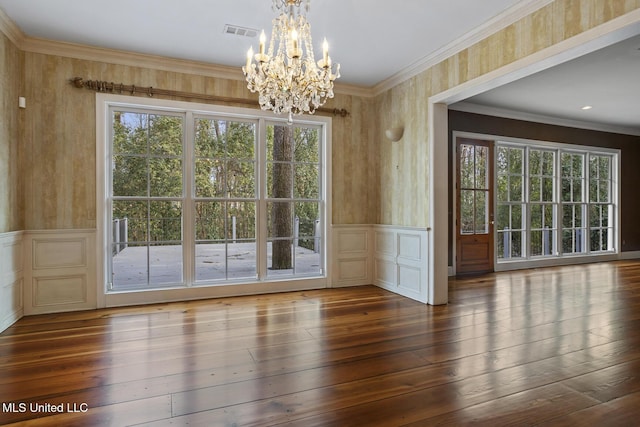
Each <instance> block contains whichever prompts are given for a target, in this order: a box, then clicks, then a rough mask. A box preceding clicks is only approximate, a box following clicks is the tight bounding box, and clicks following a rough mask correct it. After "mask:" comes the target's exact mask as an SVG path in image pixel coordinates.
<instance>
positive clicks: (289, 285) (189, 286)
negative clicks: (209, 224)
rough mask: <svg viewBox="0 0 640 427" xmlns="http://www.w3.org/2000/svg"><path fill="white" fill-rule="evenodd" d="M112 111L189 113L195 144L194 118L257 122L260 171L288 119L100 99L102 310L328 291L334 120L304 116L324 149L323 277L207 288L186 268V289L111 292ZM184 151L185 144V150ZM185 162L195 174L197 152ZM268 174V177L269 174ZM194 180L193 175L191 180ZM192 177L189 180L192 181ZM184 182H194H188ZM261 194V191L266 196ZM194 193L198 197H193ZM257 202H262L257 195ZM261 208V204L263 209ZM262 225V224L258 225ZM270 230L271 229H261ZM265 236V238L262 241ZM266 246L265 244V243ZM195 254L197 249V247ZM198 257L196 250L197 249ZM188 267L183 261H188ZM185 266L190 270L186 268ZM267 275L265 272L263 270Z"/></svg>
mask: <svg viewBox="0 0 640 427" xmlns="http://www.w3.org/2000/svg"><path fill="white" fill-rule="evenodd" d="M112 108H126V109H136V108H137V109H141V110H153V111H159V112H160V111H162V112H166V113H167V114H177V113H181V112H185V111H186V112H187V113H186V119H185V122H184V123H185V139H187V140H191V141H193V137H194V135H193V134H194V132H195V130H194V127H193V125H194V123H193V119H194V117H200V116H201V115H204V116H206V117H212V116H216V117H220V116H222V117H224V118H226V119H230V120H231V119H238V120H241V121H252V120H253V121H255V122H256V134H257V137H256V146H257V148H258V149H257V151H258V152H259V153H256V154H257V157H258V159H257V163H258V164H259V166H258V167H259V168H263V166H262V165H264V164H265V163H264V161H265V159H266V153H265V150H266V148H264V147H265V146H266V133H265V132H266V126H267V123H271V124H277V125H286V124H287V117H279V116H274V115H273V113H272V112H265V111H261V110H257V109H250V108H240V107H228V106H218V105H210V104H199V103H191V102H183V101H171V100H160V99H146V98H140V97H134V96H126V95H116V94H105V93H97V94H96V125H97V126H96V127H97V135H96V153H97V156H96V158H97V160H96V194H97V196H98V197H97V216H96V225H97V234H96V236H97V237H96V239H97V242H96V243H97V247H98V262H97V264H98V265H97V268H96V270H97V277H98V281H97V286H98V306H99V307H107V306H117V305H127V304H138V303H153V302H164V301H171V300H183V299H193V298H207V297H218V296H232V295H239V294H247V293H252V294H255V293H265V292H282V291H293V290H305V289H317V288H322V287H329V286H330V281H329V278H330V276H331V263H330V262H329V257H328V254H329V253H330V251H331V243H332V242H331V233H330V227H331V198H330V197H329V195H330V194H331V156H330V153H331V122H332V119H331V118H330V117H323V116H307V115H305V116H300V117H299V118H297V119H296V121H295V122H296V123H297V124H300V125H303V126H313V127H317V128H318V132H319V133H318V136H319V145H320V150H319V151H320V153H319V156H320V159H319V161H320V166H319V167H320V168H321V169H320V176H319V198H320V199H321V200H322V202H321V203H320V207H319V209H320V212H321V215H320V224H319V228H320V231H321V236H322V239H323V243H324V244H323V245H322V250H321V252H320V262H321V265H322V266H323V268H322V270H321V272H320V274H314V275H312V276H302V275H300V276H287V277H284V278H274V277H272V278H267V277H266V275H265V274H264V271H261V272H259V273H258V274H259V275H260V274H263V276H258V278H257V279H256V280H246V279H243V280H238V281H225V282H224V283H202V284H196V283H195V281H194V279H195V271H194V270H195V267H194V266H193V265H192V266H191V268H187V267H183V271H184V272H185V273H184V281H183V282H184V283H183V284H178V285H177V286H173V287H167V288H162V289H154V290H146V289H144V290H143V289H137V290H131V291H116V292H113V291H111V292H110V291H109V290H108V285H107V284H108V283H109V280H108V278H109V274H110V273H109V268H108V265H107V263H106V261H107V258H106V256H107V254H108V245H109V242H110V239H109V233H110V227H109V226H108V224H106V220H107V219H108V218H109V216H110V211H109V213H108V214H107V209H110V206H109V200H108V194H109V193H108V191H109V187H110V182H111V176H110V175H109V173H110V164H109V159H110V158H111V153H110V132H111V129H110V128H111V121H110V111H111V109H112ZM183 145H184V144H183ZM183 154H184V157H185V160H184V162H183V168H187V167H188V168H189V169H191V168H193V167H194V166H193V165H192V164H193V162H194V158H193V157H194V152H193V150H192V149H190V150H188V149H187V148H185V150H184V153H183ZM265 173H266V172H265ZM192 175H194V174H192ZM192 175H190V176H192ZM185 181H189V179H186V180H185ZM262 184H263V177H262V174H261V173H257V177H256V187H257V188H259V189H260V188H261V187H262ZM186 186H187V188H186V189H184V194H183V195H186V194H189V196H188V197H185V200H187V199H189V200H191V202H190V203H185V208H186V206H187V205H191V204H192V203H193V202H194V201H195V197H194V196H195V189H194V184H193V183H191V182H189V183H187V184H186ZM261 191H262V190H259V192H261ZM192 193H193V194H192ZM257 197H261V196H260V195H258V196H257ZM260 203H262V202H259V203H258V204H260ZM188 209H189V211H190V212H188V213H186V212H183V217H187V215H188V217H189V218H194V217H193V213H192V212H191V211H192V207H191V206H189V208H188ZM260 215H261V216H262V217H266V213H264V214H260ZM259 221H262V219H259ZM193 227H194V225H193V224H192V226H191V229H190V230H189V227H183V233H184V235H183V242H184V243H183V245H184V246H187V245H193V244H194V243H195V235H194V236H191V234H193V231H194V230H193ZM262 228H266V227H262ZM256 234H258V235H257V236H256V241H257V242H259V241H261V239H265V238H266V232H264V233H263V232H258V231H256ZM262 234H265V235H262ZM262 241H266V240H262ZM257 246H258V248H257V254H256V257H259V258H260V259H265V260H266V250H263V249H262V247H261V246H262V245H261V244H257ZM194 248H195V247H194ZM194 251H195V249H194ZM183 262H185V261H184V255H183ZM185 265H187V264H186V263H185ZM257 269H258V270H263V266H262V262H261V261H260V263H259V266H258V267H257ZM264 269H266V267H264Z"/></svg>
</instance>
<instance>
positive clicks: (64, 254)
mask: <svg viewBox="0 0 640 427" xmlns="http://www.w3.org/2000/svg"><path fill="white" fill-rule="evenodd" d="M25 246H26V250H25V265H26V266H27V269H26V271H25V283H26V286H25V289H24V302H25V306H24V312H25V315H30V314H43V313H55V312H61V311H74V310H87V309H93V308H96V307H97V301H96V295H97V292H96V291H97V286H96V250H95V231H93V230H47V231H28V232H26V234H25Z"/></svg>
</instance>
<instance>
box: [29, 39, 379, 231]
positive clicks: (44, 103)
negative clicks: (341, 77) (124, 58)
mask: <svg viewBox="0 0 640 427" xmlns="http://www.w3.org/2000/svg"><path fill="white" fill-rule="evenodd" d="M25 68H26V70H27V71H26V73H25V83H26V84H25V86H26V90H25V96H26V97H27V99H29V108H28V109H27V111H26V116H25V117H26V124H25V127H24V135H23V138H22V139H23V144H24V147H25V158H24V162H23V171H24V174H25V176H26V180H25V189H24V190H25V191H24V194H25V207H26V209H25V212H26V214H25V225H26V228H27V229H29V230H42V229H69V228H79V229H84V228H89V229H90V228H95V227H96V222H95V221H96V220H95V218H96V214H95V210H96V195H95V140H96V120H95V94H94V92H92V91H89V90H80V89H77V88H75V87H73V86H72V85H71V84H70V83H69V79H70V78H72V77H74V76H81V77H83V78H85V79H88V80H104V81H109V82H112V81H113V82H117V83H120V82H123V83H125V84H135V85H136V86H152V87H155V88H162V89H170V90H178V91H185V92H195V93H204V94H209V95H218V96H225V97H233V98H255V96H251V94H250V93H249V92H248V90H247V89H246V84H245V83H244V82H243V81H239V80H226V79H218V78H213V77H203V76H197V75H192V74H181V73H176V72H168V71H159V70H153V69H147V68H140V67H131V66H125V65H113V64H105V63H100V62H93V61H86V60H79V59H70V58H65V57H60V56H52V55H44V54H39V53H30V52H27V53H26V54H25ZM238 72H240V71H238ZM180 100H183V99H180ZM198 102H200V101H198ZM243 106H244V105H243ZM256 106H257V101H256ZM328 106H329V105H328ZM372 106H373V100H372V99H371V98H368V99H362V98H359V97H356V96H346V95H337V96H336V98H335V99H334V100H332V101H331V105H330V107H331V108H333V107H339V108H346V109H348V110H349V111H350V112H351V115H350V116H348V117H346V118H342V117H336V118H334V120H333V137H332V139H333V152H332V161H333V175H334V182H333V195H332V201H333V206H334V210H333V221H334V222H335V223H355V224H360V223H372V222H374V221H375V218H374V217H373V216H372V213H375V211H376V209H375V206H376V205H375V198H374V196H372V195H371V194H370V193H374V191H375V190H374V189H375V187H374V186H372V185H371V182H372V181H373V180H374V178H375V176H376V175H377V172H376V160H375V159H376V154H377V152H376V150H375V146H374V145H373V144H372V141H373V132H372V131H371V130H370V128H369V126H368V123H369V120H370V117H371V109H372ZM245 107H246V106H245Z"/></svg>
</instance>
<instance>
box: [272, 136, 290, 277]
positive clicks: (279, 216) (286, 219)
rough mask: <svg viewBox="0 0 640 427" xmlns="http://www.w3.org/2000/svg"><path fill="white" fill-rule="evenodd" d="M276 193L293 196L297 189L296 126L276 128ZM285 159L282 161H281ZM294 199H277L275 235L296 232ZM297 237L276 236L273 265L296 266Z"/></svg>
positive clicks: (274, 167) (274, 174) (282, 196)
mask: <svg viewBox="0 0 640 427" xmlns="http://www.w3.org/2000/svg"><path fill="white" fill-rule="evenodd" d="M273 161H274V164H273V180H272V183H273V184H272V185H273V197H274V198H286V199H288V198H291V196H292V190H293V188H292V187H293V182H292V179H291V176H292V169H291V168H292V164H291V163H290V162H291V161H293V127H291V126H274V128H273ZM279 162H282V163H279ZM292 209H293V206H292V204H291V203H290V202H275V203H273V208H272V212H271V221H272V223H271V226H272V230H273V235H274V237H289V238H292V236H293V221H292V216H293V212H292ZM292 243H293V240H291V239H287V240H275V241H274V242H273V247H272V251H273V256H272V263H271V268H272V269H273V270H286V269H290V268H292V259H291V245H292Z"/></svg>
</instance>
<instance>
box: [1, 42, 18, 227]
mask: <svg viewBox="0 0 640 427" xmlns="http://www.w3.org/2000/svg"><path fill="white" fill-rule="evenodd" d="M22 58H23V54H22V52H20V51H19V50H18V49H17V48H16V47H15V46H14V45H13V43H11V41H10V40H9V39H7V37H5V36H4V34H2V33H1V32H0V233H3V232H8V231H18V230H21V229H23V228H24V223H23V220H22V218H23V214H22V210H21V208H22V204H21V197H22V193H21V191H20V188H21V175H20V158H19V155H20V154H19V145H20V132H19V127H20V119H21V113H22V110H20V109H18V97H19V96H20V95H19V93H20V82H21V80H22V79H21V76H22V71H23V66H22Z"/></svg>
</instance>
